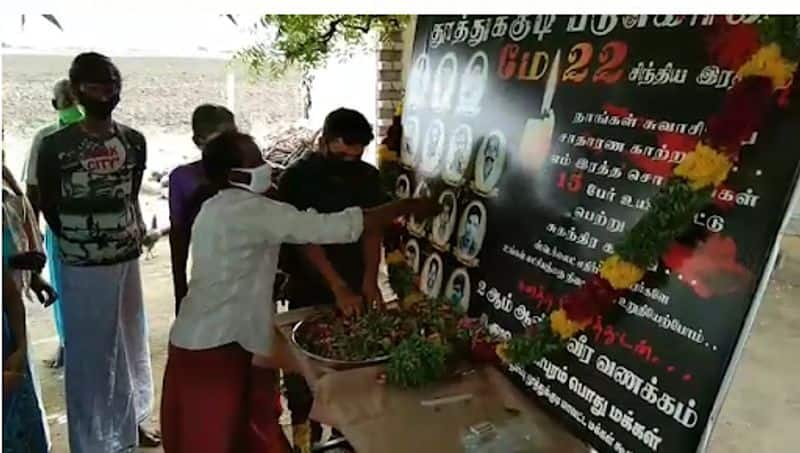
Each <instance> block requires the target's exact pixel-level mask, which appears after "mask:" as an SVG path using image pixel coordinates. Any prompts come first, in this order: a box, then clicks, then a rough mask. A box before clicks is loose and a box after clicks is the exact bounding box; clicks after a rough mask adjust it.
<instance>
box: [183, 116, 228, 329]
mask: <svg viewBox="0 0 800 453" xmlns="http://www.w3.org/2000/svg"><path fill="white" fill-rule="evenodd" d="M228 130H236V123H235V119H234V116H233V113H232V112H231V111H230V110H228V109H226V108H225V107H222V106H220V105H212V104H203V105H201V106H199V107H197V108H196V109H195V110H194V113H193V114H192V133H193V136H192V140H193V141H194V144H195V145H197V147H198V148H200V150H202V149H203V147H204V146H205V145H206V143H208V141H209V140H210V139H211V138H213V137H215V136H216V135H218V134H220V133H221V132H223V131H228ZM215 193H216V191H215V190H214V189H213V186H212V185H211V183H210V181H209V180H208V178H207V177H206V174H205V171H204V170H203V162H202V160H197V161H195V162H191V163H188V164H185V165H181V166H179V167H177V168H175V170H173V171H172V173H170V175H169V221H170V230H169V246H170V251H171V257H172V282H173V285H174V290H175V315H177V314H178V309H179V308H180V304H181V300H183V298H184V297H185V296H186V291H187V290H188V285H187V282H188V279H187V277H186V262H187V260H188V259H189V243H190V242H191V238H192V224H194V219H195V217H197V213H198V212H200V207H201V206H202V205H203V202H205V201H206V200H208V199H209V198H211V197H212V196H214V194H215Z"/></svg>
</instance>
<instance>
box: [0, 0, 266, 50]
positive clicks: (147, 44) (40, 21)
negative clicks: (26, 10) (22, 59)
mask: <svg viewBox="0 0 800 453" xmlns="http://www.w3.org/2000/svg"><path fill="white" fill-rule="evenodd" d="M165 1H166V0H165ZM0 16H1V17H0V38H2V41H3V43H4V44H5V45H6V46H7V47H6V49H4V52H5V53H19V52H24V53H61V52H65V53H74V52H73V51H74V50H75V49H89V48H91V49H94V50H97V51H100V52H105V53H108V54H110V55H115V56H118V55H130V54H146V55H153V56H155V55H163V56H193V55H200V54H203V52H201V51H199V50H198V47H205V48H207V49H208V50H209V52H210V53H212V54H223V53H226V52H231V51H235V50H237V49H240V48H242V47H244V46H246V45H247V44H248V43H251V42H253V35H252V34H251V31H249V28H250V25H251V24H252V23H254V21H255V20H256V19H257V16H255V15H252V14H250V15H249V16H247V15H237V21H238V22H239V26H238V27H237V26H235V25H233V24H232V23H231V22H230V21H229V20H228V19H226V18H224V17H222V16H221V15H219V14H211V13H205V14H203V13H201V14H197V15H178V14H175V13H171V14H170V13H167V14H163V15H158V14H152V13H151V14H146V13H144V12H135V13H134V12H125V13H124V14H92V15H87V14H78V13H72V14H70V13H61V14H57V15H56V17H57V18H58V19H59V22H60V23H61V25H62V27H63V28H64V31H63V32H62V31H59V30H58V29H57V28H56V27H54V26H53V25H51V24H50V23H49V22H48V21H46V20H45V19H44V18H42V17H41V16H40V15H36V14H31V15H27V16H26V23H25V27H24V28H23V27H22V26H21V19H20V16H19V15H18V14H2V15H0ZM243 24H245V25H243ZM9 46H10V48H9ZM205 55H208V54H205Z"/></svg>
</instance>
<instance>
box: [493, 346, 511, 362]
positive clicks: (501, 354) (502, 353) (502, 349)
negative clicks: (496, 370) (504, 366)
mask: <svg viewBox="0 0 800 453" xmlns="http://www.w3.org/2000/svg"><path fill="white" fill-rule="evenodd" d="M494 353H495V354H497V357H498V358H499V359H500V360H501V361H502V362H503V363H511V362H510V361H509V360H508V343H499V344H498V345H497V346H495V347H494Z"/></svg>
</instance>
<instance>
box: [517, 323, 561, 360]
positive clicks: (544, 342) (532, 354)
mask: <svg viewBox="0 0 800 453" xmlns="http://www.w3.org/2000/svg"><path fill="white" fill-rule="evenodd" d="M506 346H507V349H506V351H505V355H506V356H507V357H508V360H509V361H510V362H511V363H513V364H516V365H519V366H521V367H522V368H526V367H529V366H531V365H533V364H534V363H536V361H537V360H539V359H541V358H542V357H544V356H546V355H548V354H551V353H553V352H555V351H557V350H559V349H560V348H561V347H562V342H561V341H560V340H559V339H558V337H557V336H555V334H553V332H552V331H551V330H550V324H549V323H544V324H540V325H539V328H538V329H537V330H536V332H535V333H534V334H533V335H530V336H529V335H516V336H514V337H512V338H511V340H509V341H508V343H507V345H506Z"/></svg>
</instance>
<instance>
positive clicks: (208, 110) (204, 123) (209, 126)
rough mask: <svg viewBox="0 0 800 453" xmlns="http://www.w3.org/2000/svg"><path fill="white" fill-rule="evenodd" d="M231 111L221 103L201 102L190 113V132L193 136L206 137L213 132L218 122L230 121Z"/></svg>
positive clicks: (231, 120)
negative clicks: (201, 103)
mask: <svg viewBox="0 0 800 453" xmlns="http://www.w3.org/2000/svg"><path fill="white" fill-rule="evenodd" d="M233 121H234V116H233V112H231V111H230V110H228V109H227V108H225V107H223V106H221V105H214V104H203V105H201V106H198V107H197V108H196V109H194V113H192V133H193V134H194V136H195V137H206V136H208V135H209V134H211V133H213V132H215V131H216V130H217V128H219V125H220V124H223V123H232V122H233Z"/></svg>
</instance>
